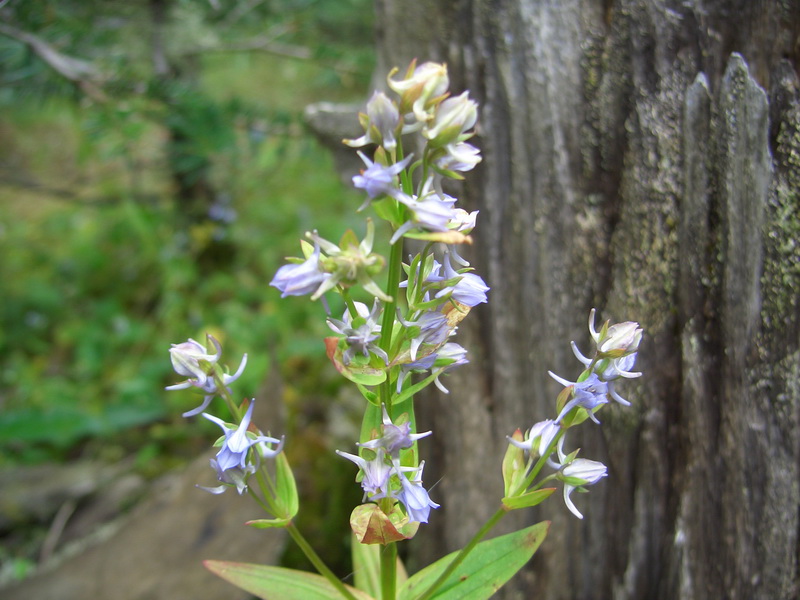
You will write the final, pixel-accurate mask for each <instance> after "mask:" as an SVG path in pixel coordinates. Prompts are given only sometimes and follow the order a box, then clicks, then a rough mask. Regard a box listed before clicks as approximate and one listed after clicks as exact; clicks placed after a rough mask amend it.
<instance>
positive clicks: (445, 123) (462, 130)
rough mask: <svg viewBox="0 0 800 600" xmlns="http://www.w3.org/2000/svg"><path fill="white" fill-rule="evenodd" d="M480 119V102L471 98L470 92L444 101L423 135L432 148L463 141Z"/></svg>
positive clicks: (423, 131) (424, 129)
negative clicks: (468, 131)
mask: <svg viewBox="0 0 800 600" xmlns="http://www.w3.org/2000/svg"><path fill="white" fill-rule="evenodd" d="M477 120H478V104H477V103H476V102H475V101H474V100H470V99H469V92H464V93H463V94H461V95H460V96H456V97H455V98H448V99H447V100H445V101H444V102H442V103H441V104H440V105H439V107H438V108H437V110H436V113H435V114H434V117H433V121H431V122H430V123H428V125H426V126H425V127H424V128H423V130H422V135H423V136H425V137H426V138H427V139H428V140H429V141H428V143H429V144H430V146H431V147H432V148H438V147H440V146H444V145H446V144H454V143H457V142H462V141H464V139H465V138H466V137H469V136H468V135H467V134H466V132H467V130H468V129H471V128H472V127H474V126H475V123H476V121H477Z"/></svg>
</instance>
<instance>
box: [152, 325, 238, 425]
mask: <svg viewBox="0 0 800 600" xmlns="http://www.w3.org/2000/svg"><path fill="white" fill-rule="evenodd" d="M206 337H207V339H208V341H209V342H211V344H213V345H214V348H215V349H216V352H215V353H214V354H209V353H208V351H207V350H206V347H205V346H203V345H202V344H199V343H198V342H195V341H194V340H192V339H190V340H189V341H187V342H183V343H181V344H173V345H172V348H171V349H170V358H171V359H172V365H173V367H174V368H175V371H176V372H177V373H178V374H179V375H184V376H189V377H190V378H189V379H187V380H186V381H183V382H181V383H176V384H174V385H169V386H167V387H166V388H164V389H167V390H170V391H173V390H185V389H188V388H190V387H194V388H197V389H199V390H201V391H203V392H205V397H204V398H203V403H202V404H201V405H200V406H198V407H197V408H194V409H192V410H190V411H187V412H185V413H183V416H184V417H193V416H195V415H198V414H200V413H201V412H203V411H204V410H205V409H206V408H207V407H208V405H209V404H211V401H212V400H213V399H214V398H215V396H216V395H217V393H218V392H219V390H218V389H217V381H216V379H214V375H213V372H214V369H213V365H214V364H216V363H217V361H218V360H219V358H220V356H221V355H222V347H221V346H220V344H219V342H218V341H217V340H216V339H215V338H214V336H212V335H210V334H209V335H207V336H206ZM201 361H202V362H203V363H205V366H203V365H201ZM245 366H247V354H245V355H244V356H242V360H241V362H240V363H239V368H237V369H236V372H234V373H233V374H232V375H231V374H228V373H223V374H222V383H223V384H224V385H225V386H226V389H227V386H228V384H230V383H232V382H234V381H236V380H237V379H239V377H240V376H241V375H242V373H244V368H245Z"/></svg>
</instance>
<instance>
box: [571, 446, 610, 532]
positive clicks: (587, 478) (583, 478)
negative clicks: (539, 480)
mask: <svg viewBox="0 0 800 600" xmlns="http://www.w3.org/2000/svg"><path fill="white" fill-rule="evenodd" d="M607 474H608V469H607V468H606V466H605V465H604V464H603V463H601V462H597V461H596V460H588V459H586V458H576V459H575V460H573V461H572V462H571V463H569V464H567V465H564V466H563V467H562V468H561V472H560V474H559V479H562V481H564V504H566V506H567V508H568V509H569V510H570V512H571V513H572V514H573V515H575V516H576V517H578V518H579V519H582V518H583V515H582V514H581V513H580V511H579V510H578V509H577V508H576V507H575V505H574V504H573V503H572V499H571V498H570V495H571V494H572V492H573V490H575V489H582V488H583V486H585V485H594V484H595V483H597V482H598V481H600V480H601V479H602V478H603V477H605V476H606V475H607Z"/></svg>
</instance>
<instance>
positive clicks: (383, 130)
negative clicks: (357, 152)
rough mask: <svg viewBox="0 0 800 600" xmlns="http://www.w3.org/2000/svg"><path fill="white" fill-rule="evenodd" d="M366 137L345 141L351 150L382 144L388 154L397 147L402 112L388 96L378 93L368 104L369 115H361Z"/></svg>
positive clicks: (373, 95) (360, 118)
mask: <svg viewBox="0 0 800 600" xmlns="http://www.w3.org/2000/svg"><path fill="white" fill-rule="evenodd" d="M359 120H360V121H361V125H362V126H363V127H364V131H365V133H364V135H362V136H361V137H360V138H357V139H353V140H344V143H345V144H346V145H348V146H350V147H351V148H361V147H362V146H366V145H367V144H380V145H382V146H383V147H384V148H385V149H386V150H387V151H388V152H391V151H392V150H394V149H395V148H396V147H397V139H396V137H395V133H396V131H397V128H398V126H399V125H400V111H399V110H398V109H397V106H396V105H395V103H394V102H392V101H391V100H390V99H389V98H388V96H386V94H384V93H383V92H378V91H376V92H375V93H374V94H372V98H370V99H369V102H367V113H366V114H363V113H362V114H360V115H359Z"/></svg>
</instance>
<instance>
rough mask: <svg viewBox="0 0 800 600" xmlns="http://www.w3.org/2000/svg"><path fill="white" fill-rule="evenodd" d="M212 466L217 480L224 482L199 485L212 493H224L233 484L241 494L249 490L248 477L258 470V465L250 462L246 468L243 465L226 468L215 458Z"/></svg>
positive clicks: (212, 460)
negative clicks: (221, 466) (212, 485)
mask: <svg viewBox="0 0 800 600" xmlns="http://www.w3.org/2000/svg"><path fill="white" fill-rule="evenodd" d="M211 468H212V469H214V471H215V472H216V474H217V480H218V481H220V482H222V485H218V486H216V487H206V486H203V485H198V486H197V487H199V488H200V489H201V490H205V491H206V492H211V493H212V494H222V493H223V492H225V490H227V489H228V488H229V487H231V486H232V487H235V488H236V491H237V492H238V493H239V495H240V496H241V495H242V494H243V493H244V492H246V491H247V479H248V478H249V477H250V475H252V474H253V473H255V472H256V466H255V465H254V464H253V463H248V465H247V466H246V467H245V468H244V469H243V468H241V467H232V468H230V469H227V470H224V469H222V468H220V466H219V463H218V462H217V461H216V459H213V458H212V459H211Z"/></svg>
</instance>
